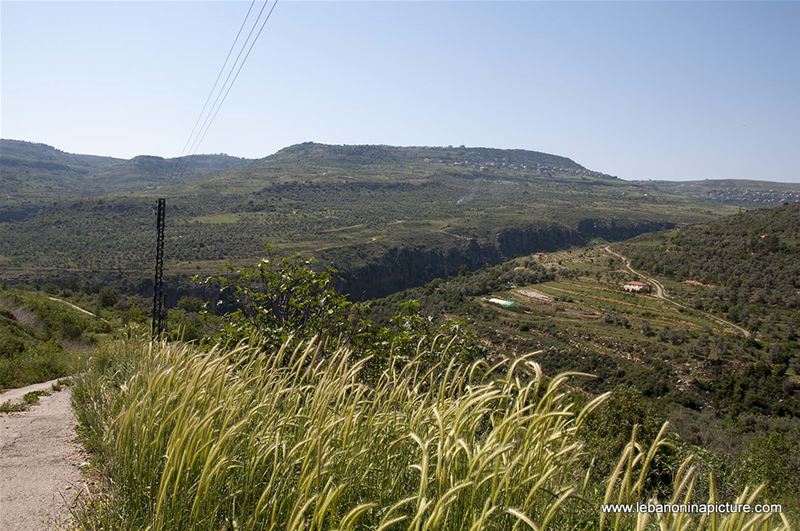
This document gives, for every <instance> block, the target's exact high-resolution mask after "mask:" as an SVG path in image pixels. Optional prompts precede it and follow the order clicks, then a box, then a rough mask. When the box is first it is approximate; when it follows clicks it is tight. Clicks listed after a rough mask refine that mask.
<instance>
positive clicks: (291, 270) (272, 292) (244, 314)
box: [204, 255, 355, 345]
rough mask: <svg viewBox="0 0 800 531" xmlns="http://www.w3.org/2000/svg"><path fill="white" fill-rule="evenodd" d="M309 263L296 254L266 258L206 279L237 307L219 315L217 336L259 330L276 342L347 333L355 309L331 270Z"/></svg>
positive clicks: (230, 338)
mask: <svg viewBox="0 0 800 531" xmlns="http://www.w3.org/2000/svg"><path fill="white" fill-rule="evenodd" d="M312 264H313V262H312V260H310V259H307V258H304V257H302V256H300V255H293V256H289V257H285V258H282V259H280V260H273V259H271V258H265V259H263V260H261V261H260V262H259V263H258V264H257V265H256V266H255V267H246V268H241V269H234V268H233V267H231V266H229V267H228V269H229V272H230V273H231V274H230V275H220V276H214V277H209V278H207V279H206V280H205V281H204V283H206V284H216V285H218V286H219V289H220V293H221V295H222V300H221V303H223V304H224V303H232V304H233V305H235V309H234V310H232V311H230V312H226V313H225V314H224V315H223V323H224V324H223V326H222V328H221V330H220V335H221V339H223V340H227V341H234V342H235V341H239V340H241V339H243V338H246V337H250V336H252V335H254V334H259V335H260V336H262V337H263V338H264V339H265V340H266V341H267V342H268V343H270V344H272V345H277V344H281V343H283V342H284V341H285V340H286V339H287V338H289V337H290V336H294V337H297V338H306V337H311V336H315V335H320V336H326V337H329V336H334V337H335V336H339V335H342V334H345V335H347V334H348V333H349V332H350V330H349V329H350V328H351V327H350V326H349V325H350V324H352V320H351V314H352V313H353V312H354V311H355V307H354V305H353V303H351V302H350V301H348V300H347V299H346V298H345V297H344V296H343V295H341V294H340V293H339V292H337V291H336V289H335V288H334V287H333V276H332V273H333V270H332V269H330V268H328V269H323V270H317V269H315V268H314V267H312Z"/></svg>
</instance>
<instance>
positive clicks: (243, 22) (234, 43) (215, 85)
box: [181, 0, 256, 156]
mask: <svg viewBox="0 0 800 531" xmlns="http://www.w3.org/2000/svg"><path fill="white" fill-rule="evenodd" d="M254 5H256V0H253V1H252V2H250V7H249V8H247V14H246V15H245V16H244V20H242V25H241V26H239V31H238V32H237V33H236V38H235V39H233V43H232V44H231V47H230V49H229V50H228V55H227V56H225V62H224V63H222V67H221V68H220V69H219V73H218V74H217V79H215V80H214V85H213V86H212V87H211V92H209V93H208V96H207V97H206V101H205V103H203V109H202V110H201V111H200V114H199V115H198V116H197V120H196V121H195V122H194V126H192V132H191V133H189V138H187V139H186V143H185V144H184V145H183V149H182V150H181V156H183V154H184V153H186V148H187V147H189V141H190V140H191V139H192V137H194V133H195V131H196V130H197V126H198V124H199V123H200V119H201V118H203V115H204V114H205V112H206V108H207V107H208V102H209V101H211V96H213V95H214V92H215V91H216V90H217V85H218V84H219V80H220V78H221V77H222V73H223V72H224V71H225V67H226V66H228V60H229V59H230V58H231V54H232V53H233V49H234V48H235V47H236V43H237V42H239V37H240V36H241V35H242V30H243V29H244V26H245V24H246V23H247V19H248V18H250V12H251V11H252V10H253V6H254Z"/></svg>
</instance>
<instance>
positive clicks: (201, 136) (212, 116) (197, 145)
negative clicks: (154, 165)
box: [189, 0, 278, 156]
mask: <svg viewBox="0 0 800 531" xmlns="http://www.w3.org/2000/svg"><path fill="white" fill-rule="evenodd" d="M269 1H270V0H264V5H263V6H262V7H261V10H260V11H259V12H258V17H257V18H256V22H255V24H253V27H252V28H251V29H250V33H249V34H248V35H247V39H246V40H245V42H244V45H243V46H242V48H241V50H239V54H238V55H237V56H236V60H235V61H234V62H233V66H232V67H231V70H230V71H229V72H228V75H227V77H226V78H225V82H224V83H223V84H222V87H221V88H220V92H219V93H218V94H217V97H216V98H215V100H214V104H213V105H212V106H211V109H210V110H209V114H208V115H207V116H206V120H205V121H204V122H203V125H202V126H200V131H198V138H197V141H196V143H195V144H193V146H192V149H191V150H190V153H189V154H190V156H191V155H194V154H195V152H196V151H197V150H198V149H199V148H200V144H202V142H203V140H204V139H205V137H206V134H207V133H208V130H209V129H210V128H211V125H212V124H213V123H214V119H215V118H216V117H217V114H219V111H220V109H221V108H222V105H223V104H224V103H225V99H226V98H227V97H228V94H229V93H230V91H231V88H233V84H234V83H236V79H237V78H238V77H239V73H240V72H241V71H242V68H243V67H244V64H245V62H246V61H247V58H248V57H249V56H250V52H251V51H253V47H254V46H255V44H256V41H258V38H259V37H260V36H261V32H262V31H264V27H265V26H266V25H267V22H268V21H269V19H270V17H271V16H272V12H273V11H274V10H275V6H276V5H278V0H275V1H274V2H273V4H272V7H271V8H270V10H269V12H268V13H267V16H266V18H264V21H263V22H262V23H261V27H260V28H259V29H258V33H256V36H255V38H254V39H253V41H252V42H251V43H250V47H249V48H248V49H247V53H246V54H245V56H244V59H242V62H241V63H239V57H241V55H242V52H243V51H244V49H245V47H246V46H247V43H248V41H249V40H250V36H251V35H252V34H253V30H255V28H256V26H258V21H259V19H260V18H261V15H262V13H263V12H264V8H266V7H267V5H268V4H269ZM237 63H239V68H238V70H236V74H235V75H234V76H233V80H231V82H230V84H228V80H229V79H230V76H231V74H232V73H233V70H234V69H235V68H236V65H237ZM226 85H227V87H228V88H227V89H226V88H225V86H226ZM222 91H225V94H224V96H222ZM220 96H222V99H221V100H220ZM217 101H219V104H217ZM215 107H216V110H214V109H215ZM212 111H213V114H212ZM209 118H210V120H209ZM206 121H207V122H208V124H207V125H206ZM204 128H205V129H204ZM201 133H202V134H201Z"/></svg>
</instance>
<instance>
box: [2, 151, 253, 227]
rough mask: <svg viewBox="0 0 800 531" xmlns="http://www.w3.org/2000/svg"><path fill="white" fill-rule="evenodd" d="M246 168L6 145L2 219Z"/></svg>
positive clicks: (223, 161) (194, 159)
mask: <svg viewBox="0 0 800 531" xmlns="http://www.w3.org/2000/svg"><path fill="white" fill-rule="evenodd" d="M248 162H249V161H248V160H247V159H241V158H237V157H229V156H227V155H193V156H191V157H182V158H173V159H164V158H161V157H152V156H138V157H134V158H132V159H130V160H126V159H117V158H113V157H98V156H94V155H78V154H74V153H66V152H64V151H61V150H59V149H56V148H54V147H52V146H48V145H46V144H36V143H33V142H23V141H19V140H7V139H2V140H0V207H3V208H4V210H5V209H6V208H8V209H9V210H10V211H12V212H7V213H5V214H4V215H0V221H3V220H4V219H13V217H12V213H14V212H13V211H17V210H19V209H20V207H26V206H27V207H30V206H31V205H36V204H38V203H42V202H48V201H60V200H63V199H65V198H68V197H85V196H97V195H102V194H106V193H110V192H134V191H142V190H147V189H156V188H158V187H161V186H164V185H167V184H174V183H176V182H189V181H192V180H195V179H197V178H200V177H204V176H208V175H211V174H214V173H220V172H225V171H228V170H232V169H236V168H241V167H242V166H244V165H246V164H247V163H248ZM179 170H180V171H179ZM176 172H177V173H178V175H176ZM23 212H25V211H24V210H23ZM16 215H17V216H19V215H20V213H16Z"/></svg>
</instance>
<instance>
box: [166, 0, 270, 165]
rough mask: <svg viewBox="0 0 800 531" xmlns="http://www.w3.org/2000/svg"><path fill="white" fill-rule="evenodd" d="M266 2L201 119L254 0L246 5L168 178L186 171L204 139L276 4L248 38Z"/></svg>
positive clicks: (265, 5)
mask: <svg viewBox="0 0 800 531" xmlns="http://www.w3.org/2000/svg"><path fill="white" fill-rule="evenodd" d="M269 2H270V0H265V1H264V5H262V6H261V9H260V10H259V12H258V16H257V17H256V20H255V22H254V23H253V26H252V27H251V28H250V31H249V32H248V34H247V38H245V40H244V42H243V43H242V47H241V48H240V49H239V52H238V53H237V54H236V59H235V60H234V61H233V63H232V64H231V67H230V70H228V74H227V75H226V76H225V81H224V82H223V83H222V85H221V86H219V91H218V92H217V93H216V94H217V95H216V97H215V98H214V103H213V104H212V105H211V107H210V108H209V109H208V114H206V116H205V119H203V115H204V114H205V111H206V109H207V108H208V102H209V101H210V100H211V97H212V96H213V95H214V93H215V91H216V88H217V86H218V85H219V80H220V79H221V78H222V74H223V72H224V71H225V67H226V66H227V64H228V61H229V60H230V57H231V54H232V53H233V50H234V49H235V48H236V43H237V42H238V41H239V37H240V36H241V33H242V30H243V29H244V27H245V25H246V23H247V20H248V19H249V18H250V13H251V11H252V9H253V6H254V5H255V0H253V1H252V2H251V4H250V7H249V8H248V10H247V14H246V15H245V18H244V20H243V21H242V24H241V26H240V27H239V31H238V32H237V34H236V38H235V39H234V41H233V44H232V45H231V48H230V50H229V51H228V55H227V57H226V58H225V62H224V63H223V65H222V68H220V71H219V73H218V74H217V79H216V80H215V81H214V85H213V87H212V88H211V92H210V93H209V95H208V97H207V98H206V101H205V103H204V104H203V109H202V110H201V111H200V115H199V116H198V118H197V120H196V121H195V124H194V127H192V132H191V133H190V134H189V138H188V139H187V140H186V143H185V144H184V147H183V150H181V160H180V161H178V164H177V165H176V167H175V170H174V171H173V172H172V174H171V175H170V177H169V179H170V180H171V179H173V178H178V179H179V178H180V177H182V176H183V174H184V173H185V172H186V170H187V168H188V166H189V158H190V157H191V156H193V155H194V154H195V153H196V152H197V150H198V149H199V147H200V145H201V144H202V142H203V140H204V139H205V136H206V134H208V131H209V129H210V128H211V125H212V124H213V122H214V119H215V118H216V117H217V114H218V113H219V110H220V109H221V108H222V104H223V103H225V99H226V98H227V97H228V93H230V91H231V88H232V87H233V84H234V83H235V82H236V78H238V77H239V72H241V71H242V67H244V63H245V61H247V58H248V57H249V56H250V52H251V51H252V49H253V47H254V46H255V44H256V41H257V40H258V38H259V36H260V35H261V32H262V31H263V30H264V27H265V26H266V24H267V21H268V20H269V18H270V17H271V16H272V12H273V11H274V10H275V6H276V5H277V3H278V0H275V1H274V2H273V4H272V7H271V8H270V10H269V11H268V13H267V16H266V18H265V19H264V20H263V22H261V26H260V27H259V30H258V33H256V36H255V39H253V41H252V42H250V37H252V35H253V31H255V29H256V27H258V25H259V21H260V20H261V16H262V15H263V13H264V10H265V9H266V7H267V5H268V4H269ZM248 42H249V43H250V46H249V48H248ZM245 48H247V53H246V54H245V56H244V59H243V60H242V62H241V63H239V59H240V58H241V57H242V53H243V52H244V50H245ZM237 64H238V69H237ZM235 69H236V74H235V75H234V76H233V80H231V75H232V74H233V71H234V70H235ZM228 81H230V84H228ZM226 86H227V89H226ZM223 91H224V96H222V94H223ZM220 98H222V99H221V100H220ZM212 113H213V114H212ZM201 119H203V120H202V125H201V126H200V129H197V124H198V123H200V121H201ZM201 132H202V134H201ZM195 133H197V134H196V135H195ZM187 146H188V147H189V148H190V149H189V151H188V153H187V151H186V148H187Z"/></svg>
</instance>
